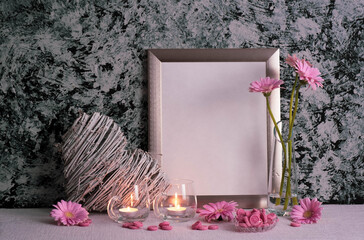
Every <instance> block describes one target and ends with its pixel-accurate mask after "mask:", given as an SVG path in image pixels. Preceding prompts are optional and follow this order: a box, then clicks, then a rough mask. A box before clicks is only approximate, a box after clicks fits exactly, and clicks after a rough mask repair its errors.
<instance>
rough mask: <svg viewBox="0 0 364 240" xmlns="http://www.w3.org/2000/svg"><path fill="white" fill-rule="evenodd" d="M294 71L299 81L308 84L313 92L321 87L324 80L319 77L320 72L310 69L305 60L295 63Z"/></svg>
mask: <svg viewBox="0 0 364 240" xmlns="http://www.w3.org/2000/svg"><path fill="white" fill-rule="evenodd" d="M296 69H297V73H298V75H299V76H300V80H302V81H305V82H306V83H308V84H309V85H310V87H311V88H312V89H313V90H316V87H322V82H323V81H324V80H323V79H322V78H321V77H320V76H319V75H320V74H321V73H320V71H319V70H318V69H317V68H314V67H312V66H311V64H309V63H308V62H307V61H306V60H301V61H297V62H296Z"/></svg>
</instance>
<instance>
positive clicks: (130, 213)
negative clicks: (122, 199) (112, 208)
mask: <svg viewBox="0 0 364 240" xmlns="http://www.w3.org/2000/svg"><path fill="white" fill-rule="evenodd" d="M119 212H120V213H121V215H122V216H124V217H129V218H130V217H134V216H135V214H136V213H137V212H138V209H137V208H133V194H131V195H130V207H126V208H121V209H119Z"/></svg>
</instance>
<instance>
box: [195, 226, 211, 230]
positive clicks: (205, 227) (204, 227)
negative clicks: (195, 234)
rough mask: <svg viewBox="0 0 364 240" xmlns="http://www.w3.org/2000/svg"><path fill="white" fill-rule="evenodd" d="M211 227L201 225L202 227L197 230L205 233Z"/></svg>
mask: <svg viewBox="0 0 364 240" xmlns="http://www.w3.org/2000/svg"><path fill="white" fill-rule="evenodd" d="M208 228H209V227H208V226H206V225H201V226H198V228H197V230H201V231H205V230H207V229H208Z"/></svg>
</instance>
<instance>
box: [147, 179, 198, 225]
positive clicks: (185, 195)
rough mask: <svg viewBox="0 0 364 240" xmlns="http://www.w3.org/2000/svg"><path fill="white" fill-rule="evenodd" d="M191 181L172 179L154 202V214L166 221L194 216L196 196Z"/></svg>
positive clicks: (176, 220)
mask: <svg viewBox="0 0 364 240" xmlns="http://www.w3.org/2000/svg"><path fill="white" fill-rule="evenodd" d="M193 185H194V184H193V181H191V180H188V179H174V180H171V181H170V185H169V187H168V188H167V189H166V190H165V191H164V192H162V193H161V194H159V195H158V196H157V197H156V198H155V200H154V202H153V208H154V214H155V215H156V216H157V217H158V218H160V219H162V220H167V221H175V222H186V221H189V220H191V219H192V218H193V217H194V216H195V212H196V208H197V198H196V194H195V190H194V186H193Z"/></svg>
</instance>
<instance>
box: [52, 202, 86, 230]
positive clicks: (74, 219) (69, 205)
mask: <svg viewBox="0 0 364 240" xmlns="http://www.w3.org/2000/svg"><path fill="white" fill-rule="evenodd" d="M53 206H54V207H55V208H56V209H53V210H52V211H51V216H52V217H53V218H54V220H55V221H57V223H58V225H61V224H63V225H66V226H73V225H79V226H82V227H86V226H88V225H90V224H91V222H92V221H91V219H89V218H88V212H87V211H86V209H84V208H83V207H82V205H81V204H79V203H75V202H71V201H69V202H66V201H64V200H61V201H60V202H58V203H57V205H53Z"/></svg>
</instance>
